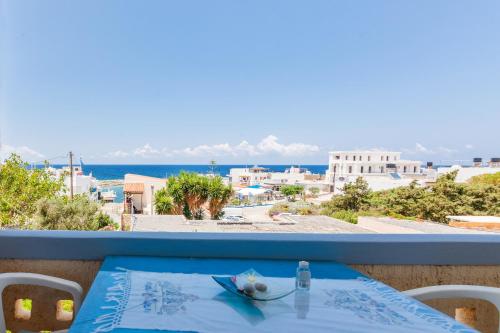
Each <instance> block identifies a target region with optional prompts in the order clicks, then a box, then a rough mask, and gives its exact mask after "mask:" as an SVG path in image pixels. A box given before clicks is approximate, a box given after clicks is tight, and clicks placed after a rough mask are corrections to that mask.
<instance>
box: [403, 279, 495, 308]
mask: <svg viewBox="0 0 500 333" xmlns="http://www.w3.org/2000/svg"><path fill="white" fill-rule="evenodd" d="M403 293H404V294H405V295H406V296H410V297H413V298H416V299H418V300H419V301H427V300H431V299H439V298H475V299H482V300H485V301H488V302H491V303H493V304H494V305H495V306H496V307H497V309H498V310H499V311H500V288H494V287H483V286H472V285H443V286H432V287H424V288H417V289H411V290H406V291H403Z"/></svg>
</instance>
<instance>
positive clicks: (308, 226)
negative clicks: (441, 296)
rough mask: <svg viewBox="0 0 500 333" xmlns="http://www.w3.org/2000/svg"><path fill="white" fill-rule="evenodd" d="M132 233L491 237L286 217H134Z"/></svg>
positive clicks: (413, 225) (378, 222)
mask: <svg viewBox="0 0 500 333" xmlns="http://www.w3.org/2000/svg"><path fill="white" fill-rule="evenodd" d="M134 217H135V218H136V224H135V227H134V231H165V232H237V233H240V232H246V233H248V232H258V233H269V232H271V233H275V232H278V233H325V234H345V233H347V234H369V233H385V234H424V233H426V234H491V233H489V232H487V231H478V230H470V229H462V228H454V227H449V226H446V225H443V224H437V223H430V222H416V221H405V220H396V219H392V218H375V217H360V218H359V222H358V224H351V223H348V222H344V221H341V220H338V219H334V218H331V217H328V216H301V215H287V216H286V218H281V221H258V220H257V221H245V222H224V221H215V220H198V221H197V220H185V219H184V218H183V217H180V216H172V215H170V216H169V215H162V216H160V215H154V216H150V215H135V216H134Z"/></svg>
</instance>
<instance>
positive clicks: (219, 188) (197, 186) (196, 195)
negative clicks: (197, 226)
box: [166, 172, 232, 220]
mask: <svg viewBox="0 0 500 333" xmlns="http://www.w3.org/2000/svg"><path fill="white" fill-rule="evenodd" d="M166 191H167V194H168V195H169V196H170V197H171V198H172V202H173V208H172V213H173V214H183V215H184V216H185V217H186V218H187V219H198V220H201V219H203V218H204V205H205V204H207V203H208V211H209V212H210V216H211V217H212V218H214V219H217V218H220V217H221V216H222V208H223V207H224V205H225V204H226V203H227V202H228V200H229V199H230V198H231V194H232V190H231V188H230V187H228V186H225V185H224V184H223V182H222V178H221V177H214V178H208V177H205V176H201V175H199V174H196V173H189V172H181V173H180V174H179V176H177V177H170V178H169V179H168V182H167V190H166Z"/></svg>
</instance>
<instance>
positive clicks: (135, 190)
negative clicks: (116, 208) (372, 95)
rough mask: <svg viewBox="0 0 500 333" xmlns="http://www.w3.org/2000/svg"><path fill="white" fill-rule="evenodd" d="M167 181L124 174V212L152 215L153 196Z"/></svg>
mask: <svg viewBox="0 0 500 333" xmlns="http://www.w3.org/2000/svg"><path fill="white" fill-rule="evenodd" d="M166 185H167V180H166V179H164V178H155V177H148V176H142V175H136V174H130V173H128V174H126V175H125V182H124V185H123V204H124V211H125V212H126V213H130V212H131V211H132V208H133V212H134V213H136V214H146V215H154V195H155V193H156V191H158V190H160V189H162V188H164V187H165V186H166Z"/></svg>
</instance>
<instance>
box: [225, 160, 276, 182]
mask: <svg viewBox="0 0 500 333" xmlns="http://www.w3.org/2000/svg"><path fill="white" fill-rule="evenodd" d="M270 177H271V176H270V172H269V169H267V168H262V167H259V166H256V165H255V166H253V167H251V168H231V170H229V184H231V185H233V186H239V187H246V186H252V185H259V184H262V183H263V182H264V181H265V180H266V179H270Z"/></svg>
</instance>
